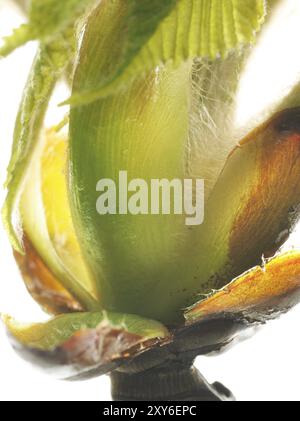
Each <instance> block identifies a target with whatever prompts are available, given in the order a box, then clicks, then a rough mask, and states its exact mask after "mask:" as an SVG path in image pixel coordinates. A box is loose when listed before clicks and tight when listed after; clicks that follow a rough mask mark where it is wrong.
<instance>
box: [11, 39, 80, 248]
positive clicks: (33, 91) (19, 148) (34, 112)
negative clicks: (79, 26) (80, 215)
mask: <svg viewBox="0 0 300 421" xmlns="http://www.w3.org/2000/svg"><path fill="white" fill-rule="evenodd" d="M73 52H74V40H73V34H72V33H71V35H70V34H69V32H67V33H66V34H64V35H61V36H59V37H58V38H57V39H56V40H55V41H54V42H52V43H50V44H48V45H41V46H40V48H39V51H38V53H37V55H36V58H35V61H34V64H33V66H32V70H31V73H30V76H29V79H28V82H27V86H26V88H25V91H24V95H23V100H22V103H21V106H20V109H19V113H18V116H17V121H16V126H15V133H14V143H13V151H12V156H11V160H10V164H9V167H8V176H7V181H6V186H7V188H8V194H7V198H6V202H5V204H4V208H3V219H4V224H5V226H6V228H7V230H8V233H9V235H10V238H11V242H12V244H13V246H14V248H15V249H16V250H18V251H20V252H21V251H22V247H21V241H20V235H19V234H17V232H16V230H15V228H14V226H13V222H12V215H13V212H14V210H15V205H16V201H17V198H18V194H19V192H20V188H21V186H22V182H23V181H24V177H25V175H26V171H27V168H28V166H29V165H30V162H31V159H32V156H33V153H34V150H35V147H36V144H37V142H38V139H39V135H40V130H41V128H42V125H43V122H44V117H45V113H46V110H47V107H48V103H49V100H50V97H51V95H52V92H53V89H54V86H55V84H56V82H57V80H58V79H59V78H60V77H61V75H62V74H63V71H64V69H65V67H66V65H67V64H68V62H69V60H70V57H71V56H73Z"/></svg>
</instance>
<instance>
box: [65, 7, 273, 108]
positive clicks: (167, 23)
mask: <svg viewBox="0 0 300 421" xmlns="http://www.w3.org/2000/svg"><path fill="white" fill-rule="evenodd" d="M94 13H96V14H97V15H98V17H97V19H98V22H99V25H98V38H99V40H100V43H99V46H98V48H97V49H95V51H94V54H95V61H96V62H99V58H97V57H96V56H99V57H100V56H104V57H105V59H106V60H107V61H106V67H105V69H104V70H103V72H102V75H101V76H102V77H101V78H100V80H99V82H98V84H97V85H94V86H88V84H87V86H86V87H85V88H84V89H82V90H81V91H78V92H75V93H74V94H73V96H72V98H71V101H70V102H71V103H72V104H78V103H80V104H82V103H86V102H90V101H93V100H96V99H97V98H99V97H103V96H107V95H109V94H111V93H112V92H114V91H115V90H116V89H119V88H120V87H122V86H124V85H126V84H128V82H129V81H130V80H132V78H134V77H136V76H137V75H138V76H140V75H141V74H144V73H145V72H146V71H148V70H150V69H153V68H155V67H156V66H158V65H160V64H161V63H166V62H168V61H172V62H173V63H174V64H175V65H178V64H179V63H180V62H182V61H184V60H187V59H189V58H193V57H209V58H211V59H215V58H216V57H218V56H222V57H225V56H226V55H227V54H228V53H229V52H230V51H231V50H232V49H235V48H238V47H241V46H242V45H246V44H249V43H251V42H252V41H253V40H254V36H255V33H256V32H257V31H258V30H259V29H260V26H261V24H262V22H263V19H264V16H265V13H266V8H265V1H264V0H249V1H247V2H241V1H238V0H223V1H222V2H220V1H219V0H177V1H176V0H167V1H163V2H162V1H160V0H156V1H153V0H144V1H140V0H129V1H127V2H124V1H123V0H117V1H115V2H111V1H109V0H104V1H102V2H101V4H100V6H99V8H98V9H97V11H96V12H94ZM94 18H95V16H94V17H92V19H94ZM107 39H110V43H106V44H105V40H107ZM101 40H103V41H101ZM115 42H117V43H118V50H117V51H116V53H115V54H111V55H108V54H107V51H105V50H104V51H103V48H104V49H108V51H109V45H110V44H111V43H115ZM103 60H104V58H103ZM95 71H96V69H95Z"/></svg>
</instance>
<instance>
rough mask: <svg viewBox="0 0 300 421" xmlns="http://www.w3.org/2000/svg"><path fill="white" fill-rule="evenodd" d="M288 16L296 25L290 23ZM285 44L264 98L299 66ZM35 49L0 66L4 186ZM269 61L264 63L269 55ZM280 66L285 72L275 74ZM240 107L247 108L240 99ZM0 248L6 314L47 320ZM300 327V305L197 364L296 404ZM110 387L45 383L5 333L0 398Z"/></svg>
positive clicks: (255, 394) (298, 241) (3, 18)
mask: <svg viewBox="0 0 300 421" xmlns="http://www.w3.org/2000/svg"><path fill="white" fill-rule="evenodd" d="M297 2H298V4H297ZM285 3H286V4H287V6H288V7H290V9H286V11H285V12H286V13H287V14H286V15H285V21H286V24H287V25H286V26H285V29H284V30H283V31H282V33H285V34H286V33H287V32H288V29H289V30H291V25H292V21H293V19H295V16H297V19H299V20H298V21H297V22H296V24H295V21H294V29H293V30H294V32H292V38H294V44H293V45H294V46H295V48H296V47H297V49H296V50H294V51H296V54H298V56H299V57H300V54H299V49H298V45H297V44H298V42H299V36H298V35H299V28H298V27H300V10H299V9H300V8H299V1H298V0H287V1H286V2H285ZM8 6H9V1H8V0H0V35H4V34H8V33H9V32H10V30H11V28H12V27H14V26H17V25H18V24H19V23H20V22H21V17H20V16H19V14H18V12H17V10H16V9H14V8H12V7H8ZM296 13H298V15H297V14H296ZM288 18H290V19H291V21H288ZM281 24H283V23H281ZM297 28H298V29H297ZM297 31H298V33H297ZM278 32H280V31H279V29H278V30H277V31H276V33H278ZM291 42H292V41H291ZM280 45H281V47H280ZM286 45H287V44H286V42H281V44H280V40H279V41H278V42H277V45H276V51H273V55H272V51H270V52H269V55H270V56H268V57H267V59H266V62H267V63H269V65H270V66H271V64H272V60H277V61H278V60H279V61H278V65H277V66H275V67H274V66H272V72H271V73H269V74H268V72H267V71H266V72H265V75H263V74H262V72H261V71H260V72H259V74H258V75H257V76H256V83H260V86H259V87H258V86H257V87H256V89H259V90H260V92H261V90H263V89H266V90H267V89H269V90H271V91H272V94H273V95H274V90H276V89H278V86H279V85H280V83H279V81H278V80H279V78H280V75H281V76H282V73H284V72H285V73H286V74H287V73H288V72H289V71H290V67H291V66H292V68H293V69H294V68H295V66H296V64H297V63H294V64H293V63H292V64H290V65H288V64H287V63H285V65H284V66H283V67H284V69H285V70H282V64H283V63H282V60H281V54H282V55H284V54H286ZM280 48H281V50H280ZM290 48H291V45H290ZM273 50H274V48H273ZM34 51H35V44H34V43H33V44H30V45H28V46H26V47H25V48H22V49H20V50H19V51H17V52H15V53H14V54H13V55H12V56H11V57H9V58H8V59H5V60H0V182H1V185H2V184H3V182H4V180H5V168H6V166H7V163H8V160H9V154H10V148H11V139H12V132H13V124H14V118H15V114H16V110H17V105H18V102H19V100H20V96H21V92H22V88H23V86H24V83H25V80H26V75H27V73H28V69H29V67H30V63H31V60H32V57H33V54H34ZM263 56H264V57H265V54H263ZM291 56H292V55H291ZM299 57H296V58H294V61H297V60H298V62H299ZM265 58H266V57H265ZM285 60H286V58H285ZM298 64H299V63H298ZM280 65H281V67H280ZM276 68H278V69H279V70H278V71H277V73H276ZM299 69H300V66H299V67H298V68H297V72H298V74H299ZM269 70H270V69H269ZM289 77H291V76H289ZM294 77H295V72H294ZM260 78H262V80H261V81H259V79H260ZM274 78H275V79H274ZM270 79H271V82H270ZM272 80H273V85H272ZM272 87H273V88H272ZM246 91H247V89H246ZM254 91H255V89H254V88H253V87H251V89H250V90H248V92H247V94H245V95H246V97H245V98H246V100H244V108H243V107H241V109H242V110H243V112H244V113H245V111H246V106H245V103H247V104H248V107H250V108H251V106H250V105H249V103H251V101H252V103H251V104H252V108H253V101H255V100H257V97H253V98H252V99H251V101H250V99H249V95H250V94H251V92H252V95H253V92H254ZM256 92H257V90H256ZM64 95H65V92H64V91H63V90H60V91H58V93H57V98H55V101H56V102H57V103H58V102H59V101H60V100H63V99H65V96H64ZM241 96H242V93H241ZM261 98H264V100H265V101H266V100H267V92H266V93H265V94H264V93H263V92H261ZM241 103H243V100H242V99H241ZM255 109H257V108H255ZM243 117H244V116H243ZM51 118H52V119H53V118H56V114H55V113H54V114H53V115H52V116H51ZM241 118H242V117H241ZM4 193H5V192H4V191H3V189H2V190H0V202H1V203H3V200H4ZM33 200H34V199H33ZM292 242H293V244H294V245H300V235H299V234H298V233H296V234H295V235H294V236H293V240H292ZM0 245H1V248H0V311H1V312H2V313H9V314H11V315H13V316H15V317H16V318H18V319H20V320H21V321H39V320H41V319H44V318H45V315H44V314H43V313H42V312H41V310H40V309H39V308H38V306H37V305H36V304H35V303H34V302H33V300H32V299H31V298H30V297H29V295H28V293H27V292H26V290H25V288H24V286H23V284H22V281H21V279H20V275H19V273H18V271H17V269H16V265H15V263H14V260H13V258H12V253H11V249H10V246H9V243H8V241H7V239H6V235H5V233H4V231H3V228H2V227H1V228H0ZM299 322H300V307H299V306H298V307H297V308H295V309H294V310H292V311H291V312H290V313H289V314H288V315H285V316H283V317H282V318H281V319H280V320H277V321H274V322H270V323H269V324H268V325H267V326H265V327H263V328H262V329H261V330H260V331H259V332H258V333H257V334H256V335H255V336H254V337H253V338H252V339H250V340H247V341H244V342H242V343H240V344H238V345H236V346H235V347H234V348H232V349H231V350H229V351H228V352H227V353H225V354H223V355H221V356H218V357H201V358H199V359H198V360H197V366H198V367H199V369H200V370H201V372H202V373H203V374H204V375H205V376H206V377H207V379H208V380H209V381H211V382H213V381H215V380H218V381H221V382H223V383H224V384H225V385H226V386H227V387H229V388H230V389H231V390H232V391H233V392H234V393H235V395H236V397H237V399H238V400H245V401H246V400H251V401H262V400H268V401H276V400H284V401H291V400H297V401H298V400H300V387H299V379H300V364H299V355H300V331H299ZM109 387H110V386H109V379H108V378H107V377H102V378H98V379H95V380H90V381H87V382H81V383H68V382H62V381H58V380H55V379H53V378H49V377H47V376H46V375H45V374H43V373H41V372H39V371H36V369H34V368H33V367H31V366H30V365H28V364H27V363H25V362H24V361H22V360H21V359H20V358H19V357H17V356H16V355H15V354H14V352H13V351H12V349H11V348H10V346H9V344H8V341H7V338H6V335H5V332H4V329H1V328H0V400H2V401H5V400H10V401H12V400H75V401H76V400H109V399H110V393H109Z"/></svg>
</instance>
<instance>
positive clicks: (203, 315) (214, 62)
mask: <svg viewBox="0 0 300 421" xmlns="http://www.w3.org/2000/svg"><path fill="white" fill-rule="evenodd" d="M1 1H2V3H3V5H1V7H3V8H4V9H5V7H7V8H9V7H15V8H18V10H19V13H21V14H22V16H23V19H24V23H22V24H21V25H20V26H19V27H16V28H11V33H10V34H8V35H7V36H5V37H3V38H2V40H1V43H0V58H1V60H0V67H1V64H2V63H4V62H5V60H6V58H7V57H8V56H9V55H10V54H12V53H14V54H15V51H16V50H18V51H20V50H21V49H22V48H26V47H24V46H25V44H28V43H35V45H36V54H35V58H34V61H33V63H32V66H31V70H30V74H29V76H28V80H27V83H26V86H25V87H24V92H23V96H22V98H20V106H19V109H18V110H16V113H15V114H16V122H15V129H14V136H13V141H12V153H11V159H10V162H9V165H8V170H7V180H6V184H5V188H6V200H5V202H4V204H3V208H2V220H3V225H4V227H5V230H6V232H7V235H8V238H9V240H10V243H11V247H12V249H13V253H14V257H15V260H16V264H17V265H18V267H19V269H20V273H21V275H22V278H23V280H24V283H25V285H26V288H27V290H28V292H29V293H30V294H31V296H32V297H33V298H34V300H36V302H37V303H38V304H39V305H40V306H41V308H42V309H43V310H44V311H45V312H46V313H47V314H49V318H48V320H47V321H45V322H38V323H30V324H29V323H22V321H19V320H15V318H14V317H12V316H13V315H6V314H3V313H2V320H3V323H4V325H5V328H6V330H7V334H8V338H9V340H10V341H11V343H12V345H13V347H14V349H15V350H16V351H17V353H18V354H19V355H20V356H21V357H23V358H24V359H25V360H28V361H30V362H31V363H32V364H34V365H36V366H38V367H40V368H41V369H42V370H44V371H45V372H51V373H54V374H55V376H57V377H58V378H60V379H71V380H85V379H90V378H93V377H98V376H101V375H104V374H108V375H109V376H110V379H111V392H112V398H113V400H116V401H138V400H140V401H155V400H156V401H157V400H160V401H164V400H165V401H230V400H234V397H233V394H232V393H231V392H230V391H229V390H228V389H227V388H226V387H225V386H223V385H222V384H220V383H214V384H209V382H207V381H206V380H205V379H204V377H203V376H202V375H201V374H200V373H199V372H198V370H197V369H196V368H195V366H194V360H195V358H196V357H197V356H199V355H208V354H211V353H219V352H221V351H223V350H224V349H227V347H229V346H230V345H232V344H233V343H235V342H236V340H237V339H239V337H243V335H244V332H245V331H249V332H250V331H253V330H255V328H257V327H259V326H260V325H263V324H265V323H266V322H268V321H270V320H273V319H275V318H277V317H279V316H280V315H282V314H283V313H286V312H287V311H288V310H290V309H291V308H292V307H294V306H295V305H296V304H298V303H299V301H300V247H299V249H297V247H292V246H291V247H286V246H285V247H283V246H284V245H286V243H287V241H288V239H289V237H290V235H291V234H292V233H293V231H294V229H295V227H296V226H297V222H298V219H299V209H300V63H298V67H297V64H295V65H294V66H293V65H291V66H290V67H289V68H291V69H292V70H294V72H293V71H290V72H288V71H286V70H282V72H281V73H282V74H286V79H288V80H286V81H285V85H284V86H283V87H282V89H279V88H278V89H277V91H276V89H275V88H276V86H275V85H279V84H280V83H279V82H278V83H276V82H275V83H274V80H273V82H272V83H273V87H274V86H275V87H274V90H275V93H276V95H275V96H274V95H273V96H271V97H270V98H269V99H267V98H263V99H265V104H263V105H262V102H263V101H260V102H259V101H256V102H255V100H254V102H253V98H254V99H257V98H259V97H260V96H263V95H262V94H261V92H259V90H257V88H255V86H256V87H257V86H258V85H257V79H258V78H259V76H257V72H258V73H259V74H260V75H261V74H262V73H263V68H264V66H265V65H266V64H265V63H264V62H263V60H262V62H261V63H260V62H259V59H258V58H259V57H262V56H264V54H265V51H266V45H267V46H268V42H270V39H271V40H272V39H273V38H274V37H275V35H274V34H276V33H277V32H280V25H281V24H282V22H283V21H284V19H285V18H284V10H285V7H286V5H287V4H288V3H289V4H291V3H293V0H282V1H280V0H276V1H275V0H63V1H61V0H31V1H26V0H23V1H22V0H18V1H17V0H16V1H12V0H1ZM1 10H2V9H1V8H0V13H1ZM298 18H299V24H300V13H299V16H298ZM299 24H298V26H299ZM276 25H277V26H276ZM297 35H299V34H295V35H294V36H293V35H292V37H294V39H295V37H296V36H297ZM274 44H275V45H273V49H274V48H275V49H276V41H275V42H274ZM295 45H297V43H296V42H295ZM257 62H258V65H257V68H258V70H256V71H255V64H257ZM289 75H290V76H289ZM14 77H17V75H13V74H12V75H10V78H9V80H7V81H6V83H7V84H14ZM270 78H272V76H270ZM60 85H63V86H64V89H65V92H66V96H65V97H64V98H61V103H60V104H57V103H55V104H54V103H53V101H52V99H53V95H54V93H55V90H56V89H57V87H58V86H60ZM251 101H252V103H251ZM245 104H246V105H247V106H246V105H245ZM53 107H56V108H57V110H63V111H61V113H58V115H59V117H58V118H57V120H56V122H55V124H53V125H51V126H49V125H47V121H46V115H47V113H48V112H49V110H51V108H53ZM245 110H246V111H248V113H246V111H245ZM1 118H3V116H1ZM4 118H5V116H4ZM0 311H2V309H1V308H0ZM253 328H254V329H253ZM257 375H259V373H257ZM226 386H228V385H226ZM234 392H235V391H233V393H234Z"/></svg>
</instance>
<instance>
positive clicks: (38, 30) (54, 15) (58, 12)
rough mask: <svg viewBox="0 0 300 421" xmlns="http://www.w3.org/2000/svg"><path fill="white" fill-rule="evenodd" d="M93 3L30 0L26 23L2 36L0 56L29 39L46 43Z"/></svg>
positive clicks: (73, 0) (5, 54) (72, 0)
mask: <svg viewBox="0 0 300 421" xmlns="http://www.w3.org/2000/svg"><path fill="white" fill-rule="evenodd" d="M95 3H96V0H63V1H62V0H42V1H41V0H32V1H31V2H30V7H29V14H28V15H29V16H28V23H26V24H23V25H21V26H20V27H19V28H17V29H15V30H14V31H13V33H12V35H10V36H8V37H6V38H4V43H3V46H1V47H0V57H1V56H7V55H8V54H10V53H11V52H12V51H13V50H15V49H16V48H18V47H20V46H22V45H24V44H25V43H26V42H28V41H30V40H40V41H43V42H47V43H48V42H50V41H52V40H54V39H55V37H56V36H57V34H59V33H62V32H64V31H65V29H66V28H67V27H68V26H69V25H71V24H72V23H74V22H75V21H76V20H77V18H79V17H80V16H81V15H83V14H84V13H85V11H86V10H87V9H88V7H89V6H92V5H93V4H95Z"/></svg>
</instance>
